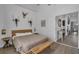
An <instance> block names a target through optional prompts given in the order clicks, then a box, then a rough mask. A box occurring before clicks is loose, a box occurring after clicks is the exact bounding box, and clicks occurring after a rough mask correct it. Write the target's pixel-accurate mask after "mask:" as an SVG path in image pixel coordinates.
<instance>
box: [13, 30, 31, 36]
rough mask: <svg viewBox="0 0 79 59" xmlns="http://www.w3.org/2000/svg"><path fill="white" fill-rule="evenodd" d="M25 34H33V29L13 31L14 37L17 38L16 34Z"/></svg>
mask: <svg viewBox="0 0 79 59" xmlns="http://www.w3.org/2000/svg"><path fill="white" fill-rule="evenodd" d="M25 32H32V29H23V30H12V36H15V35H16V33H25Z"/></svg>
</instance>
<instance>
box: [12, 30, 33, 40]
mask: <svg viewBox="0 0 79 59" xmlns="http://www.w3.org/2000/svg"><path fill="white" fill-rule="evenodd" d="M31 34H33V33H31V32H28V33H16V36H13V39H14V38H15V37H18V36H25V35H31Z"/></svg>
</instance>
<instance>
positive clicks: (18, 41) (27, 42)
mask: <svg viewBox="0 0 79 59" xmlns="http://www.w3.org/2000/svg"><path fill="white" fill-rule="evenodd" d="M29 32H32V30H15V31H13V32H12V36H13V44H14V47H15V48H16V51H17V52H19V53H28V51H29V50H30V49H32V48H33V47H35V46H36V45H39V44H42V43H44V42H47V41H49V40H48V38H47V37H46V36H44V35H40V34H33V33H30V34H29V35H27V34H25V35H20V36H17V35H16V33H20V34H21V33H29Z"/></svg>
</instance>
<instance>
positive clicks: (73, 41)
mask: <svg viewBox="0 0 79 59" xmlns="http://www.w3.org/2000/svg"><path fill="white" fill-rule="evenodd" d="M59 20H61V21H60V22H59ZM59 25H60V26H59ZM56 35H57V42H59V43H63V44H67V45H70V46H72V47H78V12H73V13H68V14H64V15H59V16H56Z"/></svg>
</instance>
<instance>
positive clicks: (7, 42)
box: [2, 37, 12, 47]
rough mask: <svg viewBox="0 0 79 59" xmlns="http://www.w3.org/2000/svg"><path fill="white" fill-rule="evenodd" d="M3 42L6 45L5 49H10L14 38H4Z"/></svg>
mask: <svg viewBox="0 0 79 59" xmlns="http://www.w3.org/2000/svg"><path fill="white" fill-rule="evenodd" d="M2 40H3V41H4V42H5V43H6V44H5V45H4V47H9V46H11V45H12V38H11V37H4V38H2Z"/></svg>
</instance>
